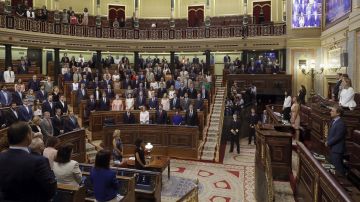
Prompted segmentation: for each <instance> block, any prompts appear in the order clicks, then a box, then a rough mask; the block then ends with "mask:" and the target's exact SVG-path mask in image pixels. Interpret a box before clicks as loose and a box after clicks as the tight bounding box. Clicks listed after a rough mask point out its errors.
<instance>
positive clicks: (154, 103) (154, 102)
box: [149, 95, 158, 109]
mask: <svg viewBox="0 0 360 202" xmlns="http://www.w3.org/2000/svg"><path fill="white" fill-rule="evenodd" d="M157 108H158V99H157V97H154V96H153V95H151V97H150V99H149V109H157Z"/></svg>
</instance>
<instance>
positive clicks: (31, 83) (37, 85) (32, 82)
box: [28, 75, 40, 92]
mask: <svg viewBox="0 0 360 202" xmlns="http://www.w3.org/2000/svg"><path fill="white" fill-rule="evenodd" d="M28 89H33V90H34V92H36V91H39V90H40V81H39V80H37V76H36V75H34V76H33V79H32V80H30V81H29V83H28Z"/></svg>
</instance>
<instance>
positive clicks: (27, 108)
mask: <svg viewBox="0 0 360 202" xmlns="http://www.w3.org/2000/svg"><path fill="white" fill-rule="evenodd" d="M25 108H26V111H27V113H28V114H29V107H28V106H26V107H25Z"/></svg>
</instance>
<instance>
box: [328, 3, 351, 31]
mask: <svg viewBox="0 0 360 202" xmlns="http://www.w3.org/2000/svg"><path fill="white" fill-rule="evenodd" d="M325 2H326V3H325V13H326V20H325V21H326V25H329V24H331V23H333V22H335V21H337V20H339V19H340V18H342V17H343V16H345V15H346V14H348V13H350V12H351V0H325Z"/></svg>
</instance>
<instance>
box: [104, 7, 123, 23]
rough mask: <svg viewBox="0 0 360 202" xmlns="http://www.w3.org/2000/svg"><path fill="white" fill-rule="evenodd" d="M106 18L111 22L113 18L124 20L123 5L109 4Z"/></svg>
mask: <svg viewBox="0 0 360 202" xmlns="http://www.w3.org/2000/svg"><path fill="white" fill-rule="evenodd" d="M108 18H109V20H110V21H111V22H112V21H114V19H115V18H117V19H118V20H119V21H120V19H124V20H125V6H118V5H109V13H108Z"/></svg>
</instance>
